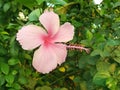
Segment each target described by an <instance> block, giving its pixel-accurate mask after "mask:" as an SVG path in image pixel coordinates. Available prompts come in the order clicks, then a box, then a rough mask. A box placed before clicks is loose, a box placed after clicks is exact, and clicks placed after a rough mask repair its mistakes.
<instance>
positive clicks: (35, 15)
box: [28, 9, 41, 21]
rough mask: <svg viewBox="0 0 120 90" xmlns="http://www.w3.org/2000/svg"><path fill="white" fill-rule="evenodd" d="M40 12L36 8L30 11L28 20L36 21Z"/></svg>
mask: <svg viewBox="0 0 120 90" xmlns="http://www.w3.org/2000/svg"><path fill="white" fill-rule="evenodd" d="M40 12H41V11H40V9H36V10H34V11H32V12H31V13H30V14H29V16H28V18H29V20H30V21H38V20H39V16H40Z"/></svg>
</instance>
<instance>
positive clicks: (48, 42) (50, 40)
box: [43, 35, 53, 46]
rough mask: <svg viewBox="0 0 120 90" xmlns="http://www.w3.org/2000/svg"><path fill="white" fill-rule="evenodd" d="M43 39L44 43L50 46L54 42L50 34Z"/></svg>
mask: <svg viewBox="0 0 120 90" xmlns="http://www.w3.org/2000/svg"><path fill="white" fill-rule="evenodd" d="M43 40H44V45H45V46H48V45H49V44H50V43H53V42H52V38H51V36H50V35H47V36H44V37H43Z"/></svg>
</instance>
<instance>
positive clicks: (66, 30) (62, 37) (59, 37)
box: [53, 22, 74, 42]
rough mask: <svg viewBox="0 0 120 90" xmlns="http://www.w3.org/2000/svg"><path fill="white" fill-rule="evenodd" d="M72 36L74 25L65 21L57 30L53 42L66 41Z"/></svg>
mask: <svg viewBox="0 0 120 90" xmlns="http://www.w3.org/2000/svg"><path fill="white" fill-rule="evenodd" d="M73 36H74V26H73V25H71V24H70V23H68V22H66V23H65V24H63V25H61V27H60V29H59V31H58V32H57V33H56V35H55V36H54V37H53V39H54V40H53V41H54V42H68V41H70V40H72V39H73Z"/></svg>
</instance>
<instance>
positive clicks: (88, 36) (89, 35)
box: [86, 30, 93, 40]
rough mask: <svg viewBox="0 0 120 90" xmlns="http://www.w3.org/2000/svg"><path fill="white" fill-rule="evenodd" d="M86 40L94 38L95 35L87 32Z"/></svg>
mask: <svg viewBox="0 0 120 90" xmlns="http://www.w3.org/2000/svg"><path fill="white" fill-rule="evenodd" d="M86 38H87V39H89V40H91V39H92V38H93V34H92V33H91V32H90V31H89V30H87V31H86Z"/></svg>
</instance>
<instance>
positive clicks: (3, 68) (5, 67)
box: [0, 63, 9, 75]
mask: <svg viewBox="0 0 120 90" xmlns="http://www.w3.org/2000/svg"><path fill="white" fill-rule="evenodd" d="M0 68H1V71H2V72H3V73H4V74H6V75H7V74H8V73H9V66H8V64H6V63H0Z"/></svg>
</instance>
